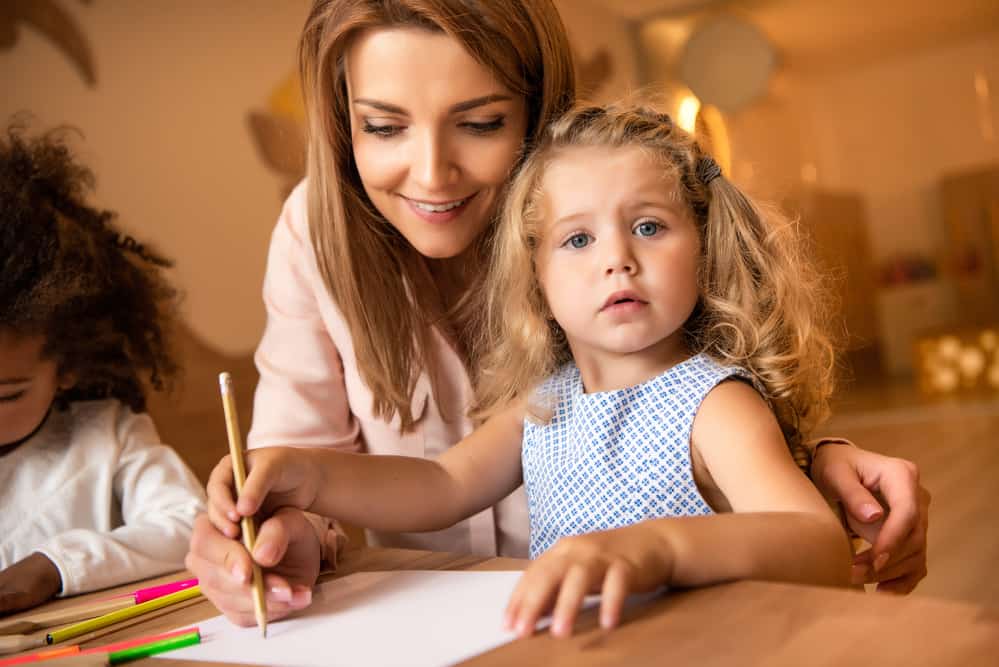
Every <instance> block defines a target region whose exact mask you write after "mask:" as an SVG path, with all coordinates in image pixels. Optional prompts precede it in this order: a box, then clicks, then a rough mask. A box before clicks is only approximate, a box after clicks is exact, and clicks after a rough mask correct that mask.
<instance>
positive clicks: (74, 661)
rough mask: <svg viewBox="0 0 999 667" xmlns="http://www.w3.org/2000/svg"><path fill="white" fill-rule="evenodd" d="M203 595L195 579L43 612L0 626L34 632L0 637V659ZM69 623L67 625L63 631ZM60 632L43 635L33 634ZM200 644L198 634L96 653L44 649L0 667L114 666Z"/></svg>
mask: <svg viewBox="0 0 999 667" xmlns="http://www.w3.org/2000/svg"><path fill="white" fill-rule="evenodd" d="M200 595H201V588H200V587H199V586H198V581H197V579H189V580H187V581H180V582H174V583H170V584H165V585H163V586H155V587H152V588H145V589H140V590H138V591H135V592H134V593H131V594H129V595H128V596H125V597H124V599H121V598H112V599H110V600H101V601H97V602H94V603H90V604H86V605H79V606H76V607H70V608H68V609H63V610H58V611H54V612H46V613H42V614H37V615H35V616H31V617H25V618H20V619H17V620H15V621H10V622H7V623H2V624H0V631H6V632H17V633H24V632H35V634H7V635H2V636H0V655H2V654H4V653H17V652H20V651H27V650H30V649H35V648H42V647H44V646H47V645H52V644H60V643H62V642H65V641H68V640H70V639H74V638H76V637H81V636H83V635H86V634H88V633H91V632H94V631H96V630H100V629H102V628H106V627H108V626H111V625H114V624H116V623H120V622H122V621H126V620H129V619H132V618H136V617H138V616H141V615H143V614H148V613H150V612H153V611H157V610H159V609H163V608H165V607H169V606H170V605H174V604H178V603H180V602H185V601H187V600H193V599H194V598H197V597H199V596H200ZM67 623H69V625H66V624H67ZM60 625H63V626H64V627H58V628H57V629H54V630H50V631H49V632H47V633H44V634H43V633H41V632H36V631H40V630H44V629H45V628H52V627H56V626H60ZM199 641H200V635H199V634H198V630H197V628H193V629H188V630H184V631H178V632H172V633H168V634H166V635H157V636H154V637H146V638H143V639H139V640H130V641H128V642H120V643H118V644H113V645H110V646H104V647H100V648H96V649H86V650H80V647H79V646H67V647H60V648H55V649H48V650H45V651H41V652H39V653H34V654H32V655H28V656H18V657H16V658H9V659H7V660H0V667H8V666H9V665H18V664H22V663H32V662H41V661H44V662H45V663H46V667H61V665H64V664H65V665H91V664H96V665H108V664H111V665H115V664H119V663H122V662H127V661H129V660H135V659H137V658H142V657H146V656H148V655H153V654H154V653H162V652H163V651H169V650H172V649H176V648H180V647H182V646H190V645H191V644H196V643H198V642H199Z"/></svg>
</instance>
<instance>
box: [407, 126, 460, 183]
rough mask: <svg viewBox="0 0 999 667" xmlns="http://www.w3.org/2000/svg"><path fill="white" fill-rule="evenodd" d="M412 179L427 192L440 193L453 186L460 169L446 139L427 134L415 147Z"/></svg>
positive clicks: (432, 133) (434, 133) (435, 134)
mask: <svg viewBox="0 0 999 667" xmlns="http://www.w3.org/2000/svg"><path fill="white" fill-rule="evenodd" d="M411 169H412V172H411V174H412V177H413V179H414V180H415V181H416V183H417V184H418V185H419V186H420V187H421V188H422V189H423V190H424V191H425V192H426V193H428V194H429V193H434V192H440V191H442V190H444V189H446V188H447V186H448V185H451V184H452V183H453V182H454V180H455V178H456V176H457V174H458V168H457V165H456V163H455V160H454V159H453V156H452V155H451V149H450V147H449V146H448V142H447V139H446V137H443V136H441V135H440V134H438V133H436V132H427V133H425V134H424V135H423V136H422V137H421V139H420V140H419V141H418V142H416V145H415V146H414V154H413V156H412V167H411Z"/></svg>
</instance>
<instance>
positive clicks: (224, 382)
mask: <svg viewBox="0 0 999 667" xmlns="http://www.w3.org/2000/svg"><path fill="white" fill-rule="evenodd" d="M219 387H220V388H221V390H222V409H223V410H224V411H225V428H226V432H227V433H228V435H229V455H230V457H231V458H232V476H233V478H235V481H236V497H237V498H238V497H239V494H240V493H241V492H242V491H243V483H244V482H245V481H246V463H245V462H244V461H243V440H242V437H241V436H240V434H239V416H238V415H237V414H236V396H235V394H234V393H233V390H232V377H230V375H229V374H228V373H219ZM240 525H241V527H242V532H243V546H245V547H246V550H247V551H249V552H250V553H251V554H252V553H253V545H254V544H256V542H257V527H256V525H255V524H254V521H253V517H252V516H245V517H243V519H242V521H241V524H240ZM253 615H254V616H256V618H257V625H258V626H260V633H261V634H262V635H263V636H264V638H265V639H266V638H267V607H266V606H265V605H264V580H263V575H262V574H261V573H260V566H259V565H257V564H256V563H253Z"/></svg>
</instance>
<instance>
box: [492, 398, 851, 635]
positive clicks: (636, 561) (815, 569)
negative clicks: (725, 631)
mask: <svg viewBox="0 0 999 667" xmlns="http://www.w3.org/2000/svg"><path fill="white" fill-rule="evenodd" d="M691 440H692V445H691V446H692V448H694V449H695V450H696V453H697V454H699V455H700V457H701V458H702V459H703V460H704V462H705V464H706V467H707V468H708V470H709V472H710V475H711V477H712V478H713V481H714V483H715V484H716V485H717V486H718V488H719V489H720V490H721V491H722V493H723V494H724V495H725V497H726V499H727V500H728V502H729V504H730V505H731V507H732V510H733V512H732V513H724V514H715V515H711V516H697V517H681V518H674V517H670V518H665V519H652V520H648V521H643V522H640V523H637V524H633V525H630V526H625V527H623V528H617V529H614V530H607V531H600V532H596V533H589V534H586V535H578V536H574V537H568V538H563V539H561V540H559V541H558V542H557V543H556V544H555V546H554V547H552V548H551V549H549V550H548V551H547V552H545V553H544V554H542V555H541V557H540V558H538V559H537V560H536V561H534V562H533V563H532V564H531V566H530V567H529V568H528V570H527V571H526V572H525V574H524V576H523V577H522V578H521V580H520V582H519V583H518V585H517V588H516V589H515V590H514V592H513V594H512V595H511V597H510V601H509V603H508V605H507V609H506V614H505V623H506V625H507V627H508V628H509V629H511V630H514V631H516V632H517V633H518V634H519V635H521V636H527V635H529V634H531V633H532V632H533V631H534V628H535V624H536V622H537V620H538V618H540V616H541V615H542V614H544V613H545V612H547V611H549V610H552V611H553V619H552V624H551V632H552V634H554V635H556V636H567V635H569V634H571V632H572V626H573V624H574V622H575V618H576V615H577V613H578V611H579V609H580V607H581V605H582V603H583V599H584V597H585V596H586V595H587V594H588V593H601V594H602V599H601V602H600V624H601V625H602V626H603V627H605V628H612V627H614V626H615V625H617V623H618V621H619V619H620V615H621V609H622V607H623V604H624V599H625V597H626V596H627V595H628V594H629V593H632V592H640V591H650V590H654V589H655V588H657V587H659V586H662V585H674V586H701V585H707V584H713V583H718V582H723V581H733V580H738V579H764V580H769V581H787V582H798V583H810V584H823V585H845V584H846V583H848V581H849V573H850V562H851V561H850V548H849V543H848V542H847V539H846V535H845V534H844V532H843V529H842V527H841V526H840V524H839V521H838V520H837V519H836V517H835V516H834V515H833V513H832V511H831V510H830V509H829V507H828V506H827V505H826V504H825V501H824V500H823V499H822V496H820V495H819V493H818V491H817V490H816V489H815V487H814V486H813V485H812V484H811V482H809V481H808V478H806V477H805V476H804V475H803V474H801V471H800V470H799V469H798V467H797V465H796V464H795V463H794V460H793V459H792V458H791V455H790V453H789V452H788V449H787V447H786V445H785V444H784V439H783V436H782V434H781V432H780V428H779V427H778V426H777V421H776V419H775V418H774V416H773V414H772V413H771V412H770V410H769V408H768V407H767V405H766V403H765V402H764V401H763V399H762V398H760V396H759V394H757V393H756V391H755V390H754V389H752V388H751V387H750V386H748V385H746V384H744V383H742V382H725V383H723V384H721V385H719V386H718V387H716V388H715V389H714V390H712V391H711V393H710V394H708V397H707V398H706V399H705V400H704V402H703V403H702V405H701V407H700V410H699V411H698V414H697V417H696V418H695V420H694V427H693V434H692V436H691Z"/></svg>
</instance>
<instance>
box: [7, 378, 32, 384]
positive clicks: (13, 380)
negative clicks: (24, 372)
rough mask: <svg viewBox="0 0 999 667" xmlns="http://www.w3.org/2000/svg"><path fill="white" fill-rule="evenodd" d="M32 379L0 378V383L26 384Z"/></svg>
mask: <svg viewBox="0 0 999 667" xmlns="http://www.w3.org/2000/svg"><path fill="white" fill-rule="evenodd" d="M30 381H31V378H0V384H24V383H25V382H30Z"/></svg>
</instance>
